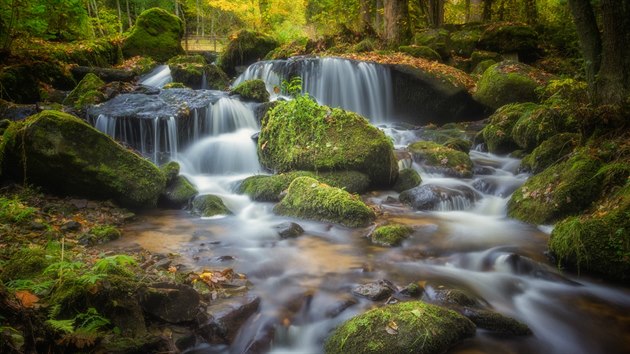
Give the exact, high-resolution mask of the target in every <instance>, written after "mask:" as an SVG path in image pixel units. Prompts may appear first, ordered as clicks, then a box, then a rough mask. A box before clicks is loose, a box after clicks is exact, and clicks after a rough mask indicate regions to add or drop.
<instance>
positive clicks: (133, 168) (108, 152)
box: [3, 111, 165, 208]
mask: <svg viewBox="0 0 630 354" xmlns="http://www.w3.org/2000/svg"><path fill="white" fill-rule="evenodd" d="M3 141H4V143H5V144H6V146H5V149H4V159H3V171H4V172H5V173H8V174H10V175H11V176H12V177H13V178H15V179H17V180H20V181H21V180H25V181H27V182H28V183H33V184H35V185H39V186H42V187H45V188H47V189H48V190H50V191H51V192H54V193H56V194H61V195H78V196H85V197H91V198H97V199H110V198H111V199H114V200H115V201H116V202H118V203H119V204H120V205H122V206H126V207H131V208H139V207H150V206H155V205H156V202H157V197H158V195H159V194H160V193H161V192H162V190H163V189H164V186H165V177H164V175H163V174H162V173H161V172H160V170H159V169H158V168H157V167H156V166H155V165H153V164H152V163H151V162H149V161H147V160H145V159H143V158H141V157H140V156H138V155H136V154H134V153H133V152H131V151H129V150H127V149H125V148H124V147H122V146H121V145H119V144H118V143H116V142H115V141H113V140H112V139H111V138H110V137H109V136H107V135H105V134H103V133H101V132H99V131H98V130H96V129H94V128H93V127H91V126H90V125H89V124H87V123H85V122H84V121H82V120H80V119H79V118H77V117H74V116H71V115H69V114H66V113H62V112H57V111H43V112H41V113H39V114H37V115H34V116H31V117H29V118H27V119H26V120H25V121H23V122H18V123H14V124H12V125H11V126H10V127H9V128H8V129H7V130H6V131H5V132H4V135H3Z"/></svg>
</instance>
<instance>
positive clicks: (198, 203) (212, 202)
mask: <svg viewBox="0 0 630 354" xmlns="http://www.w3.org/2000/svg"><path fill="white" fill-rule="evenodd" d="M192 206H193V213H195V214H197V215H200V216H203V217H210V216H215V215H229V214H232V212H231V211H230V209H228V208H227V207H226V206H225V204H224V203H223V200H222V199H221V198H219V197H217V196H216V195H212V194H206V195H200V196H198V197H197V198H195V200H193V204H192Z"/></svg>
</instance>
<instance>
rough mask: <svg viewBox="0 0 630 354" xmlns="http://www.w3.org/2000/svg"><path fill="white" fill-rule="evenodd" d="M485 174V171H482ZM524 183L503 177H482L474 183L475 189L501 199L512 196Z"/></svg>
mask: <svg viewBox="0 0 630 354" xmlns="http://www.w3.org/2000/svg"><path fill="white" fill-rule="evenodd" d="M482 172H483V171H482ZM521 183H522V181H521V180H518V179H514V178H509V179H507V180H506V179H505V178H503V177H501V176H492V175H491V176H482V177H479V178H477V179H475V180H474V181H473V183H472V186H473V188H475V189H476V190H478V191H480V192H481V193H484V194H491V195H496V196H499V197H504V198H505V197H507V196H509V195H510V194H512V193H513V192H514V191H515V190H516V188H518V187H520V186H521Z"/></svg>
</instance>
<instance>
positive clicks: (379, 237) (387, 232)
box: [370, 224, 413, 246]
mask: <svg viewBox="0 0 630 354" xmlns="http://www.w3.org/2000/svg"><path fill="white" fill-rule="evenodd" d="M412 233H413V229H412V228H411V227H409V226H407V225H402V224H390V225H383V226H379V227H377V228H376V229H375V230H374V231H372V233H371V234H370V239H371V240H372V243H374V244H377V245H381V246H398V245H400V243H401V242H402V241H403V240H404V239H406V238H407V237H409V235H411V234H412Z"/></svg>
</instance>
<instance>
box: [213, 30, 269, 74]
mask: <svg viewBox="0 0 630 354" xmlns="http://www.w3.org/2000/svg"><path fill="white" fill-rule="evenodd" d="M233 38H234V39H232V40H231V41H230V42H229V43H228V44H227V46H226V47H225V49H224V50H223V53H221V56H220V57H219V59H218V60H217V62H218V64H219V67H220V68H221V69H223V71H225V72H226V73H227V74H228V75H234V74H236V68H237V67H238V66H247V65H249V64H252V63H254V62H256V61H258V60H262V59H263V58H264V57H265V56H266V55H267V53H269V52H270V51H271V50H273V49H275V48H276V47H277V46H278V43H277V42H276V41H275V40H274V39H273V38H271V37H269V36H267V35H265V34H263V33H260V32H255V31H249V30H241V31H239V32H238V33H236V35H235V36H234V37H233Z"/></svg>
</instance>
